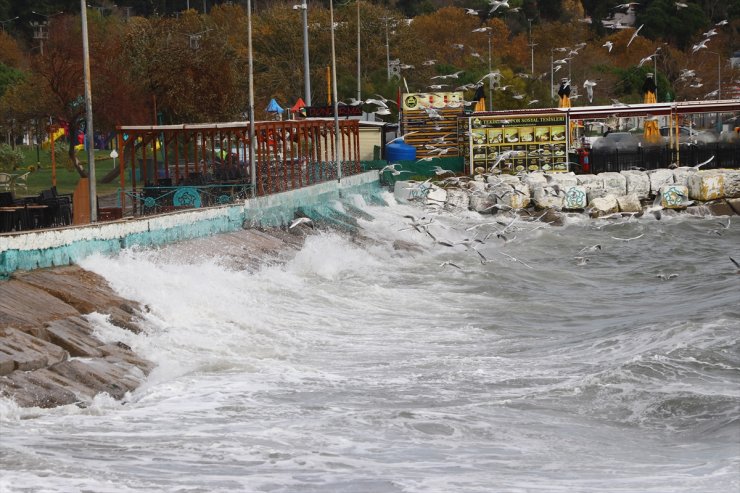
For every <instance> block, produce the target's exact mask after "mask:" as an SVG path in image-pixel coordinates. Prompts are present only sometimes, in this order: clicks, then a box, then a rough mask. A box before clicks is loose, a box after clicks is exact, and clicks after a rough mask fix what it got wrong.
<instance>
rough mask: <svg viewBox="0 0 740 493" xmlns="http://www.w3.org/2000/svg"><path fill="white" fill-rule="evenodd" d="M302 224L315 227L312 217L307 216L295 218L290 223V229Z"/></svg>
mask: <svg viewBox="0 0 740 493" xmlns="http://www.w3.org/2000/svg"><path fill="white" fill-rule="evenodd" d="M301 224H305V225H307V226H311V227H312V228H313V221H312V220H311V219H309V218H307V217H299V218H297V219H293V221H292V222H291V223H290V226H288V229H293V228H295V227H296V226H300V225H301Z"/></svg>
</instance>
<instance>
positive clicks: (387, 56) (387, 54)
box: [383, 17, 391, 80]
mask: <svg viewBox="0 0 740 493" xmlns="http://www.w3.org/2000/svg"><path fill="white" fill-rule="evenodd" d="M383 20H384V21H385V66H386V69H387V70H388V80H391V49H390V43H389V41H388V17H383Z"/></svg>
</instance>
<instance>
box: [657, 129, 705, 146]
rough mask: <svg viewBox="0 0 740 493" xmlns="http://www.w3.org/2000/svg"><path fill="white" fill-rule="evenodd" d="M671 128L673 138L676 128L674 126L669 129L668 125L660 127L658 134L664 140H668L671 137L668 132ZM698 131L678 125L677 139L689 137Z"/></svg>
mask: <svg viewBox="0 0 740 493" xmlns="http://www.w3.org/2000/svg"><path fill="white" fill-rule="evenodd" d="M671 130H672V131H673V136H674V138H675V136H676V128H675V127H674V128H673V129H671V128H670V127H660V136H661V137H663V140H664V141H665V142H668V141H670V138H671V136H670V132H671ZM698 133H699V132H697V131H696V130H694V129H693V128H691V127H678V139H679V141H681V140H686V139H690V138H691V137H693V136H695V135H697V134H698Z"/></svg>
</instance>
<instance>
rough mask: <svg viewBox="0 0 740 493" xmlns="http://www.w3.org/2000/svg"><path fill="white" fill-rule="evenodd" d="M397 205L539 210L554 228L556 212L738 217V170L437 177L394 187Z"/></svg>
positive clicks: (689, 169)
mask: <svg viewBox="0 0 740 493" xmlns="http://www.w3.org/2000/svg"><path fill="white" fill-rule="evenodd" d="M394 195H395V197H396V199H397V200H399V201H402V202H403V201H420V202H423V203H424V204H426V205H427V206H442V207H445V208H448V209H450V208H463V209H469V210H473V211H477V212H480V213H483V214H486V213H488V214H491V213H495V212H498V211H510V210H513V211H527V212H529V211H531V210H545V211H548V212H550V214H548V216H547V220H548V221H550V222H557V214H559V213H560V212H576V213H578V212H581V213H586V214H589V215H590V216H591V217H594V218H596V217H604V216H610V215H614V214H617V215H641V214H644V213H645V212H649V213H652V214H654V215H655V217H656V218H658V219H660V218H661V216H662V214H664V213H668V214H672V213H678V212H681V211H685V212H688V213H693V214H700V215H736V214H740V170H731V169H718V170H706V171H703V170H699V169H697V168H685V167H680V168H675V169H657V170H650V171H638V170H630V171H622V172H619V173H601V174H598V175H576V174H573V173H557V174H546V173H539V172H535V173H528V174H522V175H506V174H476V175H475V176H473V177H451V176H450V177H441V179H439V180H437V182H436V183H433V182H432V181H431V180H427V181H425V182H413V181H398V182H396V183H395V185H394Z"/></svg>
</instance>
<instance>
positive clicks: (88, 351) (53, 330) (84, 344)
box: [46, 317, 103, 358]
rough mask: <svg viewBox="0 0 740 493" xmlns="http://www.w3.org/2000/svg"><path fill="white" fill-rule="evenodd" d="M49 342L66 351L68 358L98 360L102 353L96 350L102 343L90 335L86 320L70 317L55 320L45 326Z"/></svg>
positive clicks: (90, 331)
mask: <svg viewBox="0 0 740 493" xmlns="http://www.w3.org/2000/svg"><path fill="white" fill-rule="evenodd" d="M46 333H47V334H48V337H49V341H51V342H52V343H54V344H56V345H57V346H59V347H61V348H63V349H65V350H67V351H68V352H69V354H70V356H73V357H78V356H79V357H86V358H99V357H101V356H102V355H103V353H102V352H101V351H100V349H98V348H99V347H100V346H102V345H103V341H101V340H100V339H98V338H96V337H94V336H93V335H92V329H91V328H90V325H89V324H88V323H87V321H86V320H84V319H82V318H79V317H70V318H67V319H64V320H56V321H54V322H52V323H50V324H49V325H47V326H46Z"/></svg>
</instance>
